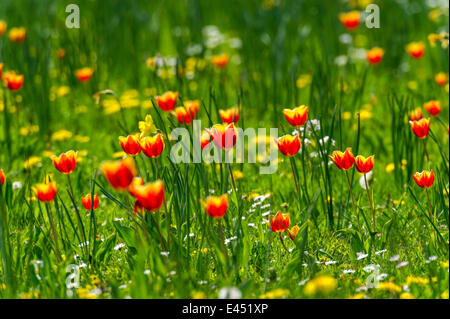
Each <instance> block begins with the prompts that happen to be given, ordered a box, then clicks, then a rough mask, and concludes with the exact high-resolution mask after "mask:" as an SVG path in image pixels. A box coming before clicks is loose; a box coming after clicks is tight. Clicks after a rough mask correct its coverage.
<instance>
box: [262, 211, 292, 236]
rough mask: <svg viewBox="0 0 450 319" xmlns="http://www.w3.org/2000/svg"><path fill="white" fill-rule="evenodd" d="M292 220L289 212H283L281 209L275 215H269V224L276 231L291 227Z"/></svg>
mask: <svg viewBox="0 0 450 319" xmlns="http://www.w3.org/2000/svg"><path fill="white" fill-rule="evenodd" d="M290 222H291V221H290V219H289V214H282V213H281V211H278V213H277V214H276V215H275V217H273V216H269V222H268V223H267V225H268V226H269V227H270V229H271V230H272V231H273V232H274V233H281V232H285V231H286V230H287V229H288V228H289V224H290Z"/></svg>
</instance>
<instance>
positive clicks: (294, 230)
mask: <svg viewBox="0 0 450 319" xmlns="http://www.w3.org/2000/svg"><path fill="white" fill-rule="evenodd" d="M299 230H300V227H299V226H298V225H295V226H294V227H291V228H290V229H288V230H287V232H288V235H289V237H290V238H291V239H292V240H295V237H297V234H298V231H299Z"/></svg>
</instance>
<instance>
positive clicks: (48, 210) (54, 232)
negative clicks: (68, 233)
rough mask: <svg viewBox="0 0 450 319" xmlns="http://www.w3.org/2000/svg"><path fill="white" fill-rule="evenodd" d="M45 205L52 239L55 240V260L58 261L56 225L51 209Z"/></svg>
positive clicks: (59, 257) (59, 256) (59, 255)
mask: <svg viewBox="0 0 450 319" xmlns="http://www.w3.org/2000/svg"><path fill="white" fill-rule="evenodd" d="M46 206H47V213H48V219H49V220H50V226H51V227H52V233H53V241H54V242H55V251H56V254H55V256H56V261H57V262H58V263H59V261H60V260H61V254H60V252H59V246H58V234H57V233H56V227H55V222H54V220H53V213H52V209H51V207H50V205H49V204H48V203H46Z"/></svg>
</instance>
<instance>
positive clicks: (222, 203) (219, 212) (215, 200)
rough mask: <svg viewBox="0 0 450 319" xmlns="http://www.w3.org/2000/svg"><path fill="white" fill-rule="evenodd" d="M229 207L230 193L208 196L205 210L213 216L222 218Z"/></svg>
mask: <svg viewBox="0 0 450 319" xmlns="http://www.w3.org/2000/svg"><path fill="white" fill-rule="evenodd" d="M227 209H228V194H224V195H222V196H209V197H208V198H206V205H205V211H206V213H207V214H208V215H209V216H211V217H212V218H222V217H223V216H224V215H225V213H226V212H227Z"/></svg>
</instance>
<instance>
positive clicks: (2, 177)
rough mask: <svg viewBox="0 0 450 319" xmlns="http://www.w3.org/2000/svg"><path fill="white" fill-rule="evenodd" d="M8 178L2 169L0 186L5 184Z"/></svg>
mask: <svg viewBox="0 0 450 319" xmlns="http://www.w3.org/2000/svg"><path fill="white" fill-rule="evenodd" d="M5 180H6V176H5V172H4V171H3V169H2V168H0V186H3V185H4V184H5Z"/></svg>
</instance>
